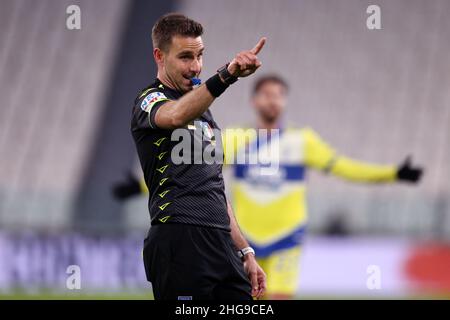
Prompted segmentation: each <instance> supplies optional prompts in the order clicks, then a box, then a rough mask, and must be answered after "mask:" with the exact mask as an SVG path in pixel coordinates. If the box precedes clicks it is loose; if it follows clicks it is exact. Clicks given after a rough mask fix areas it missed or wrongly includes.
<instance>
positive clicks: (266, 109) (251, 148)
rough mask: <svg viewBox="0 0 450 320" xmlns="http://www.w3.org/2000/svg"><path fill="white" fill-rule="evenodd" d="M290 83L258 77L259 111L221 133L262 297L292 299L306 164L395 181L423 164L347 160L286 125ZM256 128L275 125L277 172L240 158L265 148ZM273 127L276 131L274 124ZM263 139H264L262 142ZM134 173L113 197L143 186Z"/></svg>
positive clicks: (358, 178) (410, 177)
mask: <svg viewBox="0 0 450 320" xmlns="http://www.w3.org/2000/svg"><path fill="white" fill-rule="evenodd" d="M287 94H288V85H287V83H286V82H285V81H284V80H283V79H282V78H281V77H279V76H277V75H269V76H266V77H262V78H260V79H259V80H258V81H257V82H256V84H255V86H254V90H253V95H252V105H253V108H254V110H255V112H256V115H257V123H256V126H254V127H253V128H242V127H241V128H235V129H232V128H230V129H227V130H224V132H223V145H224V152H225V162H226V163H229V164H230V166H231V168H232V169H233V176H234V177H233V184H232V197H233V205H234V211H235V215H236V218H237V220H238V222H239V226H240V228H241V231H242V232H243V234H244V235H245V236H246V238H247V239H248V241H249V243H250V245H251V246H252V247H253V248H254V249H255V252H256V256H257V257H258V262H259V263H260V265H261V266H262V268H263V269H264V271H265V272H266V274H267V298H268V299H290V298H292V297H293V295H294V294H295V292H296V290H297V283H298V278H299V262H300V254H301V244H302V242H303V238H304V235H305V230H306V226H307V221H308V214H307V205H306V196H305V193H306V186H305V176H306V170H307V169H316V170H320V171H323V172H325V173H329V174H333V175H335V176H338V177H341V178H344V179H347V180H350V181H354V182H371V183H392V182H397V181H407V182H412V183H416V182H418V181H419V180H420V177H421V174H422V169H420V168H415V167H412V166H411V164H410V160H409V159H408V160H406V161H405V162H404V163H403V164H402V165H400V166H399V167H397V166H393V165H376V164H369V163H365V162H360V161H356V160H353V159H350V158H348V157H346V156H344V155H341V154H339V153H337V152H336V150H334V149H333V148H332V147H331V146H329V145H328V144H327V143H326V142H325V141H324V140H323V139H321V138H320V136H319V135H318V134H317V133H316V132H314V131H313V130H312V129H311V128H302V129H297V128H286V127H284V126H283V124H282V115H283V111H284V109H285V107H286V98H287ZM255 129H266V130H269V131H268V132H270V130H273V129H275V131H273V132H275V135H276V138H277V139H276V141H277V144H278V147H277V148H278V151H279V152H277V153H276V154H273V155H272V157H274V158H275V157H276V159H272V162H277V163H279V169H278V170H277V171H276V173H274V174H270V175H267V174H263V173H262V171H261V170H260V169H261V167H262V166H261V165H260V164H253V165H252V164H245V163H244V164H240V163H237V162H238V161H236V160H237V158H238V157H239V155H240V154H242V153H245V154H246V155H247V156H248V155H251V154H252V153H256V154H258V153H266V154H267V148H269V145H270V143H271V140H275V139H273V137H272V138H270V137H269V139H264V141H261V139H260V138H259V135H258V131H256V130H255ZM276 129H278V130H276ZM265 140H267V141H265ZM145 191H146V189H145V186H144V185H142V183H140V182H139V181H138V180H137V179H136V178H135V177H133V176H132V175H130V176H129V178H128V182H124V183H121V184H118V185H116V186H115V194H116V196H117V197H118V198H127V197H129V196H131V195H133V194H137V193H140V192H145Z"/></svg>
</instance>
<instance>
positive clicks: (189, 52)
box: [178, 48, 205, 56]
mask: <svg viewBox="0 0 450 320" xmlns="http://www.w3.org/2000/svg"><path fill="white" fill-rule="evenodd" d="M203 51H205V48H201V49H200V50H199V53H203ZM185 54H193V51H192V50H184V51H181V52H180V53H178V56H182V55H185Z"/></svg>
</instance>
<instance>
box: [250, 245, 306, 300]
mask: <svg viewBox="0 0 450 320" xmlns="http://www.w3.org/2000/svg"><path fill="white" fill-rule="evenodd" d="M300 249H301V246H299V245H298V246H295V247H292V248H289V249H284V250H279V251H275V252H273V253H272V254H271V255H270V256H268V257H265V258H258V259H257V260H258V263H259V265H260V266H261V268H263V270H264V272H265V273H266V275H267V290H266V292H267V294H269V295H270V294H284V295H294V294H295V293H296V291H297V284H298V279H299V265H300Z"/></svg>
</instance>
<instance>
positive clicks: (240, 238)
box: [227, 200, 249, 250]
mask: <svg viewBox="0 0 450 320" xmlns="http://www.w3.org/2000/svg"><path fill="white" fill-rule="evenodd" d="M227 207H228V216H229V217H230V228H231V238H232V239H233V242H234V245H235V246H236V249H237V250H241V249H242V248H246V247H248V246H249V245H248V242H247V240H246V239H245V237H244V235H243V234H242V232H241V230H240V229H239V226H238V224H237V221H236V217H235V216H234V213H233V208H232V207H231V204H230V202H228V200H227Z"/></svg>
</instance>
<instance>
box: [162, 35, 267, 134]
mask: <svg viewBox="0 0 450 320" xmlns="http://www.w3.org/2000/svg"><path fill="white" fill-rule="evenodd" d="M265 42H266V38H261V39H260V40H259V41H258V43H257V44H256V45H255V47H254V48H253V49H251V50H247V51H242V52H240V53H238V54H237V55H236V56H235V57H234V58H233V60H232V61H231V62H230V63H229V64H226V65H225V66H223V67H222V68H220V69H219V70H218V72H217V73H216V74H215V75H213V76H212V77H210V78H209V79H208V80H207V81H206V82H205V84H203V85H201V86H199V87H198V88H196V89H194V90H191V91H190V92H188V93H187V94H185V95H184V96H182V97H181V98H180V99H178V100H176V101H168V102H166V103H164V105H162V106H161V107H160V108H159V109H158V110H157V111H156V115H155V124H156V126H157V127H159V128H163V129H175V128H180V127H183V126H185V125H186V124H188V123H189V122H191V121H192V120H194V119H196V118H198V117H200V116H201V115H202V114H203V113H204V112H205V111H206V110H207V109H208V108H209V106H210V105H211V103H212V102H213V101H214V99H215V98H217V97H219V96H220V95H221V94H222V93H223V92H224V91H225V90H226V89H227V88H228V87H229V86H230V85H231V84H233V83H234V82H236V81H237V80H238V78H240V77H247V76H249V75H251V74H253V73H254V72H255V71H256V70H257V69H258V68H259V67H260V66H261V61H260V60H259V59H258V57H257V54H258V53H259V52H260V51H261V49H262V48H263V46H264V44H265ZM191 54H193V56H194V58H195V52H193V53H192V52H191ZM155 58H156V59H158V57H157V56H156V55H155ZM194 60H195V59H194ZM197 63H198V62H195V61H193V62H192V67H191V68H192V70H191V72H190V73H189V71H187V73H188V74H190V75H196V74H198V73H199V70H198V68H199V67H200V68H201V65H200V66H198V65H197ZM196 68H197V69H196Z"/></svg>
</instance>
